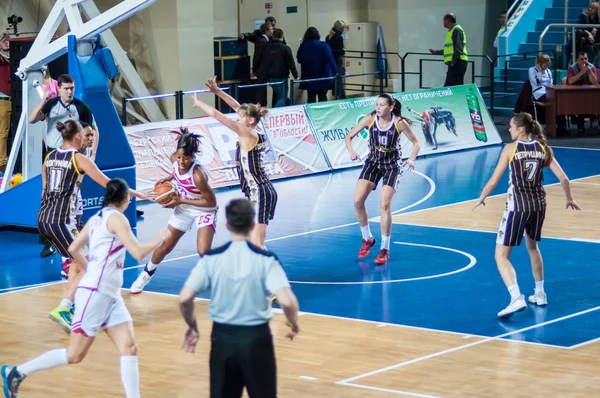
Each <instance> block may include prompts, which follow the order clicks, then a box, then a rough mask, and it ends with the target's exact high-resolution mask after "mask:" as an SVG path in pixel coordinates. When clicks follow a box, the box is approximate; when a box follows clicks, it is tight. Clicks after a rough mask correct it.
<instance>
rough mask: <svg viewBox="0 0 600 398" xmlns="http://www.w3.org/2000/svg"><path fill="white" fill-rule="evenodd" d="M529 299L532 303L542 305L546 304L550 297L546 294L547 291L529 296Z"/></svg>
mask: <svg viewBox="0 0 600 398" xmlns="http://www.w3.org/2000/svg"><path fill="white" fill-rule="evenodd" d="M527 300H528V301H529V302H530V303H531V304H537V305H540V306H544V305H546V304H548V297H547V296H546V292H538V293H537V294H533V295H531V296H529V297H528V298H527Z"/></svg>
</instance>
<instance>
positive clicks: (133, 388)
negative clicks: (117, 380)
mask: <svg viewBox="0 0 600 398" xmlns="http://www.w3.org/2000/svg"><path fill="white" fill-rule="evenodd" d="M121 380H123V387H125V396H126V397H127V398H140V370H139V368H138V357H137V356H135V355H128V356H122V357H121Z"/></svg>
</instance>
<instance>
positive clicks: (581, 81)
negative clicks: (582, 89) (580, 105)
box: [567, 51, 598, 134]
mask: <svg viewBox="0 0 600 398" xmlns="http://www.w3.org/2000/svg"><path fill="white" fill-rule="evenodd" d="M597 83H598V75H597V71H596V67H595V66H594V65H592V64H590V63H589V62H588V55H587V54H586V53H585V52H583V51H581V52H580V53H579V54H577V62H575V63H574V64H573V65H571V66H569V72H568V74H567V84H571V85H580V86H583V85H592V84H597ZM586 117H590V116H589V115H578V117H577V131H578V132H579V133H580V134H581V133H584V132H585V124H584V123H585V118H586Z"/></svg>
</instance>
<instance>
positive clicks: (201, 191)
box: [130, 128, 218, 294]
mask: <svg viewBox="0 0 600 398" xmlns="http://www.w3.org/2000/svg"><path fill="white" fill-rule="evenodd" d="M198 152H199V144H198V137H197V136H196V135H194V134H193V133H191V132H190V131H188V130H187V129H186V128H182V129H181V130H180V136H179V139H178V140H177V151H176V152H175V153H174V154H173V155H171V161H173V173H172V174H171V175H170V176H168V177H166V178H163V179H162V180H159V181H158V182H157V183H156V185H155V188H154V192H155V193H156V195H157V196H156V198H155V200H156V202H158V203H159V204H160V205H162V206H163V207H167V208H171V209H174V212H173V215H172V216H171V218H170V219H169V225H168V229H169V231H170V232H171V236H170V237H169V238H168V239H166V240H165V241H164V242H163V243H162V244H161V245H160V246H159V247H158V248H157V249H156V250H154V253H152V258H151V259H150V261H149V262H148V264H146V267H144V271H142V273H141V274H140V275H139V276H138V278H137V279H136V280H135V282H133V284H132V285H131V289H130V291H131V293H132V294H139V293H141V292H142V290H144V287H145V286H146V285H147V284H148V283H149V282H150V279H152V277H153V276H154V273H155V272H156V268H157V267H158V264H160V263H161V261H163V259H164V258H165V257H166V255H167V254H169V253H170V252H171V251H172V250H173V249H174V248H175V245H177V242H179V239H181V237H182V236H183V235H185V233H186V232H187V231H189V230H190V229H192V228H193V227H194V226H195V228H196V230H197V238H196V245H197V249H198V254H199V255H203V254H204V253H206V252H207V251H209V250H210V248H211V245H212V241H213V237H214V234H215V229H216V227H217V221H216V217H217V209H218V208H217V198H216V196H215V193H214V192H213V190H212V188H211V187H210V186H209V185H208V174H207V173H206V171H205V170H204V169H203V168H202V166H201V165H200V164H199V163H198V162H197V161H196V153H198Z"/></svg>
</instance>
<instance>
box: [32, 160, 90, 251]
mask: <svg viewBox="0 0 600 398" xmlns="http://www.w3.org/2000/svg"><path fill="white" fill-rule="evenodd" d="M76 153H77V151H76V150H75V149H56V150H54V151H52V152H50V153H49V154H48V155H47V156H46V160H45V161H44V167H45V168H46V189H45V190H44V192H43V195H42V203H41V206H40V210H39V212H38V220H37V224H38V229H39V231H40V233H41V234H42V235H43V236H44V237H45V238H46V239H48V240H49V241H50V242H51V243H52V245H53V246H54V247H56V249H57V250H58V252H59V253H60V254H61V255H62V256H63V257H69V258H70V257H71V255H70V253H69V246H70V245H71V243H72V242H73V241H74V240H75V238H76V237H77V234H78V230H77V223H76V220H75V210H76V205H77V193H78V192H79V187H80V186H81V181H82V180H83V177H84V175H85V174H84V173H81V172H80V171H79V170H78V169H77V164H76V162H75V154H76Z"/></svg>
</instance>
